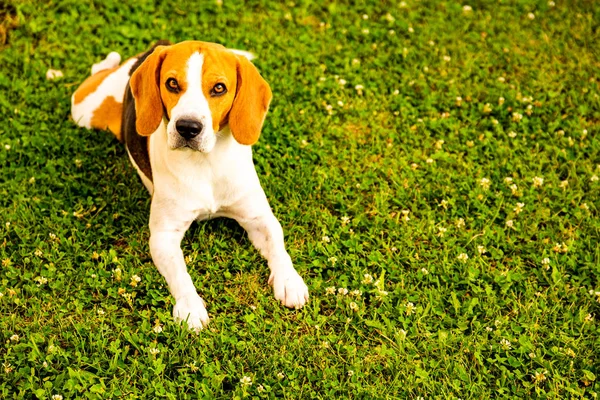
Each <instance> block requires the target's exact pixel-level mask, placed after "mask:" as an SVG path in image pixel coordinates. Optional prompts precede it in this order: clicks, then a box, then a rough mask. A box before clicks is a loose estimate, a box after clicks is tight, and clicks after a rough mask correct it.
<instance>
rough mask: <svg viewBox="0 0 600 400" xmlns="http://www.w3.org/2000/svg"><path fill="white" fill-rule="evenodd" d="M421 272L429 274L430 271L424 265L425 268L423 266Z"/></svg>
mask: <svg viewBox="0 0 600 400" xmlns="http://www.w3.org/2000/svg"><path fill="white" fill-rule="evenodd" d="M421 273H422V274H423V275H427V274H429V271H428V270H427V268H425V267H423V268H421Z"/></svg>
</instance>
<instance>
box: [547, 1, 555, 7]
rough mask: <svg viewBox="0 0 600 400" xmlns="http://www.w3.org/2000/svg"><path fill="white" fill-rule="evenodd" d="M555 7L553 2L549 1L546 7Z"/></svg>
mask: <svg viewBox="0 0 600 400" xmlns="http://www.w3.org/2000/svg"><path fill="white" fill-rule="evenodd" d="M555 5H556V3H555V2H553V1H552V0H550V1H549V2H548V7H554V6H555Z"/></svg>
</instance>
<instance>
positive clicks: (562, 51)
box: [0, 0, 600, 400]
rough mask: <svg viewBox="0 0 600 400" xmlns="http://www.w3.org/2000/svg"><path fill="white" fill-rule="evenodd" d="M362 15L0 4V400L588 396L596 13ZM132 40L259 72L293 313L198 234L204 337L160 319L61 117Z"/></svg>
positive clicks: (507, 10) (135, 195)
mask: <svg viewBox="0 0 600 400" xmlns="http://www.w3.org/2000/svg"><path fill="white" fill-rule="evenodd" d="M368 3H370V4H362V5H360V6H358V5H354V2H348V3H342V2H339V3H338V2H331V3H329V4H327V5H324V4H325V2H311V1H304V0H298V1H294V2H292V1H288V2H271V1H264V0H255V1H249V2H248V3H247V4H241V3H238V2H232V1H228V0H224V1H217V2H215V1H202V2H197V3H196V4H192V2H184V1H181V2H154V1H135V2H127V1H116V0H107V1H103V2H100V1H99V2H91V1H76V0H64V1H62V0H57V1H46V2H37V1H30V0H26V1H22V0H19V1H16V2H11V1H10V0H9V1H8V3H7V2H0V27H1V28H0V39H2V40H3V41H4V42H5V43H4V44H2V45H1V46H2V47H0V48H1V50H0V165H1V169H0V194H1V197H0V230H1V231H2V236H3V237H2V240H1V243H2V244H1V246H0V258H1V259H2V264H1V265H0V341H1V342H0V363H1V364H2V365H1V366H0V397H1V398H6V399H13V398H14V399H16V398H39V399H54V400H56V399H60V398H61V396H62V398H63V399H72V398H112V399H120V398H124V399H134V398H149V399H154V398H171V399H180V398H244V397H252V398H276V397H277V398H279V397H283V398H290V399H305V398H322V399H331V398H367V399H371V398H376V399H392V398H393V399H396V398H397V399H456V398H461V399H487V398H491V397H493V398H552V399H554V398H560V399H565V398H575V399H580V398H586V399H593V398H597V393H598V392H600V323H599V320H600V249H599V246H598V242H599V240H600V219H599V218H598V216H599V213H600V180H599V176H600V139H599V138H598V133H599V129H600V97H599V96H600V72H599V71H600V47H599V46H598V43H600V4H598V3H595V2H593V1H574V0H573V1H562V0H555V1H549V2H548V1H527V0H504V1H473V2H471V3H468V4H467V3H460V2H453V1H428V0H422V1H418V0H406V1H392V2H383V1H375V0H371V1H369V2H368ZM157 39H170V40H171V41H174V42H177V41H181V40H188V39H196V40H205V41H213V42H219V43H222V44H224V45H226V46H228V47H232V48H238V49H244V50H249V51H252V52H254V53H255V54H256V55H257V57H258V58H257V59H256V60H255V64H256V65H257V66H258V68H259V70H260V71H261V73H262V75H263V76H264V77H265V79H266V80H267V81H268V82H269V83H270V84H271V88H272V90H273V94H274V97H273V102H272V103H271V109H270V112H269V114H268V116H267V119H266V123H265V127H264V129H263V134H262V137H261V139H260V141H259V142H258V144H256V145H255V146H254V160H255V163H256V168H257V170H258V172H259V175H260V177H261V181H262V185H263V188H264V189H265V192H266V193H267V196H268V198H269V200H270V202H271V205H272V207H273V209H274V211H275V215H276V216H277V217H278V218H279V220H280V221H281V224H282V226H283V229H284V232H285V234H286V244H287V248H288V251H289V253H290V255H291V257H292V260H293V261H294V263H295V266H296V268H297V269H298V271H299V272H300V274H301V275H302V276H303V277H304V278H305V280H306V282H307V284H308V286H309V289H310V293H311V299H310V302H309V304H308V305H307V306H306V307H305V308H303V309H302V310H298V311H295V310H288V309H286V308H284V307H282V306H281V305H279V304H278V303H277V302H276V301H275V299H274V298H273V295H272V291H271V288H270V287H269V286H268V285H267V278H268V268H267V265H266V262H265V260H264V259H262V258H261V257H260V255H259V254H258V252H257V251H256V250H255V249H254V248H253V247H252V245H251V244H250V242H249V240H248V238H247V236H246V234H245V233H244V232H243V230H242V229H241V228H240V227H239V226H238V225H237V224H236V223H235V222H233V221H229V220H215V221H210V222H204V223H199V224H197V225H194V226H193V227H192V229H191V230H190V231H189V232H188V234H187V235H186V237H185V239H184V242H183V243H182V248H183V251H184V254H185V255H186V257H187V261H188V265H189V269H190V271H191V275H192V278H193V280H194V282H195V284H196V287H197V288H198V290H199V292H200V293H201V295H202V297H203V298H204V299H205V300H206V301H207V306H208V311H209V314H210V316H211V318H212V320H211V324H210V325H209V328H208V329H205V330H203V331H202V332H200V333H199V334H195V333H191V332H188V331H186V330H185V329H183V328H182V327H180V326H178V325H177V324H175V323H174V322H173V321H172V317H171V310H172V306H173V299H172V298H171V297H170V296H169V293H168V290H167V288H166V285H165V283H164V280H163V278H162V276H161V275H160V274H159V273H158V271H157V270H156V268H155V267H154V266H153V264H152V260H151V258H150V254H149V249H148V238H149V230H148V226H147V220H148V213H149V205H150V199H149V196H148V195H147V192H146V190H145V188H144V187H143V185H142V183H141V182H140V181H139V178H138V177H137V175H136V173H135V170H134V168H133V167H132V166H131V165H130V163H129V160H128V158H127V155H126V152H125V150H124V149H123V147H122V146H121V145H120V144H119V143H118V142H117V141H116V140H115V139H114V138H113V137H112V135H111V134H109V133H107V132H101V131H87V130H85V129H80V128H77V127H76V126H75V124H74V123H73V122H72V121H70V119H69V115H70V96H71V94H72V93H73V91H74V90H75V88H76V87H77V85H78V84H79V83H81V82H82V81H83V80H84V79H85V77H86V76H88V74H89V70H90V66H91V65H92V64H93V63H94V62H97V61H99V60H100V59H102V58H104V56H105V55H106V54H107V53H108V52H110V51H113V50H114V51H118V52H119V53H121V54H122V55H123V56H130V55H134V54H137V53H139V52H141V51H143V50H144V49H146V48H147V47H148V46H149V45H150V44H152V43H153V42H154V41H156V40H157ZM49 68H52V69H57V70H61V71H62V72H63V74H64V76H63V77H62V78H58V79H55V80H47V79H46V71H47V70H48V69H49Z"/></svg>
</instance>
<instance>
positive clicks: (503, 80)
mask: <svg viewBox="0 0 600 400" xmlns="http://www.w3.org/2000/svg"><path fill="white" fill-rule="evenodd" d="M498 82H500V83H504V82H506V78H505V77H503V76H499V77H498Z"/></svg>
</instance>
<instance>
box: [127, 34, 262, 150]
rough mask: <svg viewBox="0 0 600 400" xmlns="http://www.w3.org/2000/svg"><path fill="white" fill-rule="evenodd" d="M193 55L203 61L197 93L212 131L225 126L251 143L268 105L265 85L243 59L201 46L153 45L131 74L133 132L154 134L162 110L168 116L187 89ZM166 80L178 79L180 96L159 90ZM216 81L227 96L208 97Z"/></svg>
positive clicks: (221, 49)
mask: <svg viewBox="0 0 600 400" xmlns="http://www.w3.org/2000/svg"><path fill="white" fill-rule="evenodd" d="M194 52H201V53H202V54H204V57H205V60H207V64H205V65H204V68H203V71H202V74H203V79H202V83H203V86H205V87H203V88H202V91H203V94H204V96H205V98H206V99H207V101H208V103H209V106H210V109H211V113H212V117H213V125H214V130H215V132H217V131H219V130H220V129H222V128H223V126H222V124H225V123H229V127H230V129H231V132H232V134H233V137H234V138H235V140H236V141H237V142H238V143H240V144H244V145H251V144H254V143H256V141H257V140H258V138H259V136H260V131H261V129H262V125H263V122H264V120H265V117H266V114H267V110H268V108H269V103H270V102H271V97H272V94H271V88H270V87H269V84H268V83H267V82H266V81H265V80H264V79H263V78H262V76H260V74H259V72H258V70H257V69H256V67H255V66H254V65H253V64H252V63H251V62H250V61H249V60H248V59H247V58H246V57H244V56H243V55H237V54H235V53H233V52H231V51H229V50H227V49H226V48H224V47H222V46H221V45H216V44H213V43H204V42H182V43H179V44H177V45H173V46H158V47H156V49H154V51H153V52H152V54H150V55H149V56H148V58H146V60H145V61H144V62H143V63H142V64H141V65H140V66H139V68H138V69H137V70H136V71H135V72H134V73H133V75H132V76H131V80H130V86H131V92H132V94H133V97H134V99H135V109H136V129H137V132H138V133H139V134H140V135H143V136H149V135H151V134H152V133H153V132H154V131H156V129H158V127H159V125H160V122H161V120H162V117H163V112H164V111H166V113H167V114H168V115H169V116H170V115H171V114H170V113H171V110H172V109H173V107H174V106H175V105H176V104H177V102H178V100H179V98H180V96H181V95H182V94H183V93H184V92H185V90H186V89H187V84H188V83H187V82H186V74H185V71H186V63H187V60H188V59H189V57H190V56H191V55H192V54H193V53H194ZM161 68H162V70H163V71H162V73H161ZM169 77H173V78H176V79H177V81H178V82H179V85H180V88H181V91H180V92H177V93H176V94H174V93H170V92H169V91H165V90H162V89H163V86H164V82H165V81H166V79H167V78H169ZM218 80H221V81H224V82H226V84H227V86H228V87H229V89H230V92H228V93H226V94H225V95H223V96H220V97H211V96H210V91H211V89H212V87H213V85H214V84H215V83H216V82H217V81H218Z"/></svg>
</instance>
